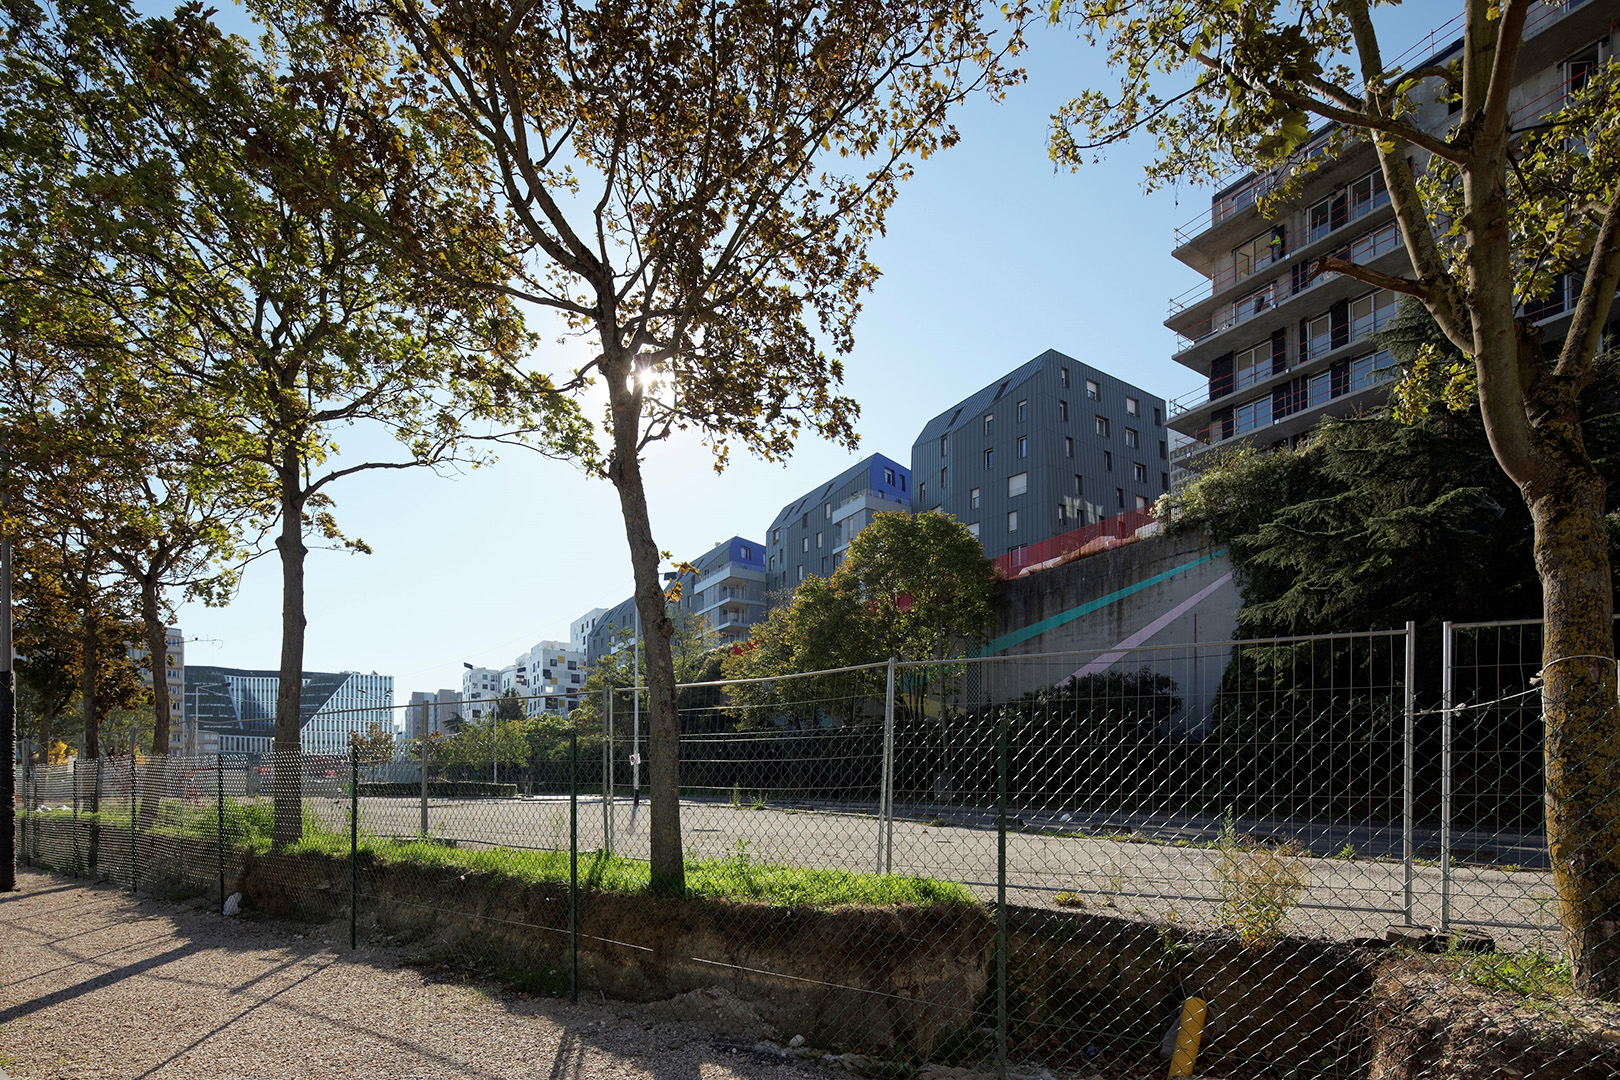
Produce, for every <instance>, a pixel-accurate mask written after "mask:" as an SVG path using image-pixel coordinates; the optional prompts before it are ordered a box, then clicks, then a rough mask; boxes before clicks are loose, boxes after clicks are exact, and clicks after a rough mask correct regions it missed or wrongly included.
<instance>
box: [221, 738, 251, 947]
mask: <svg viewBox="0 0 1620 1080" xmlns="http://www.w3.org/2000/svg"><path fill="white" fill-rule="evenodd" d="M243 776H244V778H245V777H246V773H244V774H243ZM243 786H244V787H246V780H245V779H244V781H243ZM214 821H215V834H214V852H215V856H216V857H217V859H218V862H219V911H220V914H222V915H223V914H224V913H225V755H224V754H215V755H214Z"/></svg>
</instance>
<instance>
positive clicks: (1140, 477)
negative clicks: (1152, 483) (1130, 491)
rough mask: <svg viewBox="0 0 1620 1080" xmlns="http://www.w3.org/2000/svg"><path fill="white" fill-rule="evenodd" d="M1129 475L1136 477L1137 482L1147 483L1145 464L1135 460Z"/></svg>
mask: <svg viewBox="0 0 1620 1080" xmlns="http://www.w3.org/2000/svg"><path fill="white" fill-rule="evenodd" d="M1131 475H1133V476H1135V477H1136V482H1137V483H1138V484H1145V483H1147V466H1146V465H1144V464H1142V463H1141V462H1140V461H1138V462H1136V463H1135V464H1134V465H1133V466H1132V468H1131Z"/></svg>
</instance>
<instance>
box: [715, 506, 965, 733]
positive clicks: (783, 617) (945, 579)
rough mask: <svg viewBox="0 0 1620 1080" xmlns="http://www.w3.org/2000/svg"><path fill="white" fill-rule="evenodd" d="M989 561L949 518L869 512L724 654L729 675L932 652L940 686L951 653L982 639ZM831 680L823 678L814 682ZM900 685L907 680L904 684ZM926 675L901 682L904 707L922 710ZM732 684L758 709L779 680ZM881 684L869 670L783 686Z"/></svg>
mask: <svg viewBox="0 0 1620 1080" xmlns="http://www.w3.org/2000/svg"><path fill="white" fill-rule="evenodd" d="M996 580H997V579H996V573H995V566H994V564H993V563H991V562H990V560H989V559H986V558H985V557H984V549H983V548H982V547H981V546H980V544H979V541H978V540H977V539H976V538H975V537H974V536H973V534H972V533H970V532H968V530H967V527H966V526H965V525H963V524H962V523H961V522H959V521H957V520H955V519H954V518H951V517H947V516H946V515H944V514H941V513H937V512H930V513H925V514H906V513H891V514H875V515H873V517H872V521H871V523H870V524H868V525H867V526H866V528H864V529H862V530H861V531H860V532H858V533H856V534H855V538H854V540H852V541H851V542H850V545H849V549H848V551H847V552H846V553H845V556H844V561H843V562H842V563H841V564H840V565H839V567H838V569H836V570H834V571H833V574H832V577H830V578H826V579H823V578H819V577H808V578H805V579H804V581H802V582H800V583H799V587H798V589H797V590H796V591H795V592H794V595H793V599H792V601H791V602H790V603H788V604H785V605H782V606H779V607H777V608H776V609H774V610H773V611H772V612H771V613H770V614H769V615H768V616H767V617H766V619H765V621H764V623H762V624H761V625H760V626H759V627H758V628H756V630H755V633H754V636H753V640H752V642H751V643H750V645H751V647H750V648H748V649H745V650H741V651H739V652H738V653H736V654H735V655H734V656H731V657H728V658H727V659H726V661H725V666H724V670H725V673H726V674H727V676H729V677H733V678H765V677H772V676H782V675H788V674H795V673H800V672H812V671H818V670H826V669H830V668H840V667H852V666H856V665H861V664H875V663H881V662H882V661H884V660H887V659H889V658H890V657H896V658H898V659H902V660H934V661H938V662H939V663H938V664H937V665H936V666H935V671H934V673H935V675H936V680H935V686H934V688H935V689H936V690H938V692H939V693H940V694H941V695H942V696H941V701H942V702H943V700H944V698H943V694H944V691H945V684H946V682H947V680H948V678H949V677H951V676H952V675H954V674H955V673H956V666H955V665H952V664H950V663H949V661H951V660H956V659H960V658H961V657H962V656H964V655H966V654H967V652H968V650H969V649H970V648H971V647H972V646H973V645H974V644H975V643H977V642H979V641H982V640H983V638H984V635H985V631H986V630H987V629H988V627H989V626H990V623H991V620H992V618H993V617H994V614H995V607H994V601H995V590H996ZM827 680H833V681H832V682H831V683H829V684H828V685H826V686H825V687H822V686H821V683H823V682H826V681H827ZM908 688H909V689H908ZM928 688H929V687H928V683H927V681H926V680H924V679H921V678H917V679H912V680H908V681H907V683H906V684H905V686H903V687H902V688H901V691H900V692H901V693H902V694H903V695H904V696H906V697H907V699H908V703H907V708H908V710H909V711H910V712H912V713H914V714H916V715H921V714H922V713H923V710H924V699H923V696H922V695H923V694H925V693H926V692H927V690H928ZM731 689H732V696H733V698H734V699H735V700H736V701H737V703H738V706H739V707H745V708H748V709H750V710H751V711H753V712H756V713H757V712H759V710H760V707H761V706H762V705H764V704H766V703H767V701H769V700H772V697H771V696H772V695H774V694H776V693H777V692H778V691H779V690H781V689H784V688H783V687H778V686H773V685H763V686H748V685H744V686H740V687H736V688H731ZM862 692H864V693H868V694H870V693H882V692H883V690H882V688H881V687H880V686H879V684H878V680H877V673H876V672H869V673H866V674H865V675H864V676H863V677H860V678H857V679H855V680H853V681H852V680H851V679H850V678H849V677H842V678H840V677H836V676H828V677H826V678H825V679H824V680H818V683H817V685H816V687H812V688H807V687H805V686H804V685H802V684H801V683H800V682H799V681H798V680H795V681H794V683H793V689H792V691H791V693H792V694H793V695H794V696H796V697H800V698H803V699H817V698H827V697H830V698H837V697H848V696H850V695H852V694H855V693H862Z"/></svg>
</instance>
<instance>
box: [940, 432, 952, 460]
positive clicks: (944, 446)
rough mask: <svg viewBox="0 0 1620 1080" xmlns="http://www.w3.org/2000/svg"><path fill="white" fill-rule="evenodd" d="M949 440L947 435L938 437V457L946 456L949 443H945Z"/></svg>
mask: <svg viewBox="0 0 1620 1080" xmlns="http://www.w3.org/2000/svg"><path fill="white" fill-rule="evenodd" d="M949 438H950V436H948V435H941V436H940V437H939V456H940V457H944V456H945V454H946V450H947V448H948V447H949V445H950V443H949V442H948V441H947V440H948V439H949Z"/></svg>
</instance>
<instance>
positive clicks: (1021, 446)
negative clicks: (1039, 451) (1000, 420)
mask: <svg viewBox="0 0 1620 1080" xmlns="http://www.w3.org/2000/svg"><path fill="white" fill-rule="evenodd" d="M1018 456H1019V457H1029V438H1028V436H1025V435H1020V436H1018Z"/></svg>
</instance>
